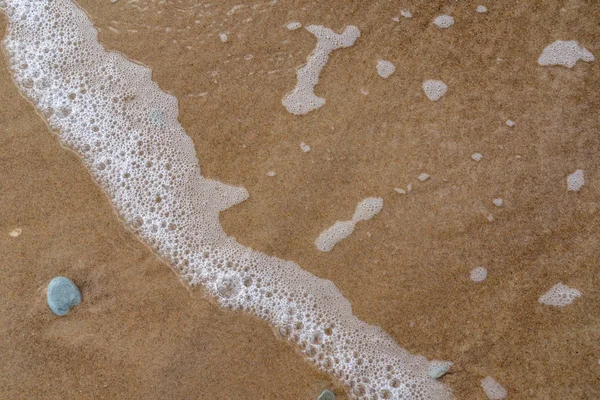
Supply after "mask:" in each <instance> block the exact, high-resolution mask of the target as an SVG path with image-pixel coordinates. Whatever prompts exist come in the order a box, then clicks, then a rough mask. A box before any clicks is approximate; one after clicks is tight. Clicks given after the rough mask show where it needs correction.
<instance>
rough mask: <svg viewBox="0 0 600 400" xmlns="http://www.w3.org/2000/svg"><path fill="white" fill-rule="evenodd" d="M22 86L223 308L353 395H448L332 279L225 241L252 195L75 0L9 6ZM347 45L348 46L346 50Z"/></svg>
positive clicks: (122, 210)
mask: <svg viewBox="0 0 600 400" xmlns="http://www.w3.org/2000/svg"><path fill="white" fill-rule="evenodd" d="M0 9H2V10H3V11H4V12H5V13H6V15H7V16H8V20H9V28H8V32H7V35H6V37H5V39H4V42H3V44H4V48H5V51H6V54H7V56H8V59H9V62H10V68H11V71H12V73H13V79H14V82H15V83H16V85H17V86H18V87H19V89H20V90H21V91H22V93H23V94H24V95H25V96H26V97H27V98H28V99H29V100H30V101H31V102H32V103H33V104H34V105H35V107H36V108H37V110H39V112H40V113H41V114H42V115H43V117H44V118H45V120H46V121H47V123H48V125H49V126H50V128H51V129H52V130H53V131H54V132H55V133H56V134H57V136H58V137H59V140H60V142H61V143H62V144H63V145H64V146H66V147H69V148H70V149H72V150H73V151H74V152H75V153H76V154H78V155H79V157H80V158H81V160H82V161H83V163H84V164H85V166H86V167H87V168H88V170H89V171H90V173H91V175H92V176H93V178H94V180H95V181H96V182H97V184H98V185H99V186H100V187H101V188H102V190H103V191H104V192H105V193H106V194H107V197H108V198H109V200H110V202H111V203H112V205H113V207H114V208H115V210H116V212H117V214H118V215H119V216H120V218H121V219H122V220H123V222H124V224H125V225H126V226H127V227H128V228H129V229H131V230H132V231H133V232H134V233H135V234H136V235H137V236H138V237H139V238H140V239H141V240H142V241H143V242H145V243H147V244H148V245H149V246H151V247H152V248H153V249H154V251H156V252H157V254H159V255H160V256H161V257H162V258H163V259H164V260H165V261H167V262H168V263H169V264H170V265H171V266H172V268H173V269H174V270H176V271H177V272H178V273H179V274H180V276H181V279H183V280H184V281H186V282H188V283H189V284H190V285H193V286H201V287H203V288H204V289H205V290H206V292H207V293H208V294H209V295H210V297H211V298H212V299H213V300H214V301H215V302H217V303H218V304H219V305H220V306H222V307H225V308H227V309H235V310H243V311H245V312H248V313H250V314H252V315H255V316H257V317H259V318H261V319H263V320H265V321H267V322H268V323H269V324H270V325H271V326H272V327H273V329H274V331H275V332H276V334H277V335H279V336H280V337H281V338H283V339H284V340H287V341H288V342H289V343H291V344H293V345H295V346H296V348H297V349H298V350H299V351H300V352H301V353H302V354H303V355H304V357H305V358H306V359H307V360H309V361H310V362H312V363H313V364H314V365H316V367H317V368H318V369H319V370H321V371H323V372H327V373H329V374H331V375H332V376H333V377H335V378H336V379H337V380H339V381H340V382H341V383H342V384H344V385H345V386H346V388H347V389H348V393H349V394H350V396H351V397H352V398H356V399H363V398H365V399H366V398H373V397H375V396H379V398H394V399H400V398H402V399H406V398H410V399H420V400H423V399H450V398H452V395H451V393H450V391H449V389H447V388H446V387H445V386H444V385H443V384H442V383H440V382H439V381H437V380H436V379H433V378H431V377H429V376H428V374H427V372H428V370H429V366H430V363H429V361H428V360H427V359H425V358H424V357H422V356H415V355H412V354H410V353H409V352H407V351H406V350H404V349H403V348H401V347H400V346H399V345H398V344H397V343H396V342H395V341H394V340H393V339H392V338H391V337H390V336H389V335H387V334H386V333H384V332H383V331H382V330H381V329H380V328H378V327H376V326H372V325H368V324H367V323H365V322H363V321H361V320H359V319H358V318H356V317H355V316H354V315H353V313H352V309H351V306H350V303H349V302H348V300H346V299H345V298H344V297H343V296H342V295H341V293H340V291H339V290H338V289H337V287H336V286H335V285H334V284H333V283H332V282H330V281H328V280H324V279H320V278H318V277H316V276H314V275H311V274H310V273H308V272H306V271H305V270H303V269H301V268H300V267H299V266H298V265H297V264H295V263H294V262H291V261H285V260H281V259H278V258H275V257H271V256H268V255H266V254H263V253H260V252H257V251H254V250H252V249H251V248H248V247H245V246H243V245H241V244H239V243H238V242H237V241H236V240H235V239H234V238H232V237H229V236H227V235H226V234H225V232H224V231H223V229H222V228H221V225H220V223H219V212H220V211H222V210H224V209H226V208H228V207H231V206H233V205H235V204H237V203H240V202H242V201H244V200H245V199H246V198H247V197H248V192H247V191H246V190H245V189H243V188H240V187H233V186H229V185H226V184H224V183H221V182H219V181H215V180H211V179H206V178H204V177H203V176H202V175H201V171H200V167H199V165H198V160H197V158H196V152H195V149H194V144H193V142H192V140H191V139H190V137H189V136H187V134H186V133H185V131H184V130H183V128H182V127H181V125H180V124H179V122H178V120H177V116H178V104H177V100H176V99H175V97H173V96H171V95H168V94H166V93H164V92H162V91H161V90H160V89H159V87H158V85H157V84H156V83H155V82H153V81H152V79H151V71H150V70H149V69H148V68H146V67H144V66H142V65H139V64H136V63H134V62H132V61H129V60H128V59H126V58H125V57H124V56H122V55H121V54H119V53H115V52H107V51H105V50H104V48H103V47H102V45H100V43H99V42H98V39H97V32H96V30H95V29H94V27H93V25H92V23H91V21H90V20H89V19H88V17H87V15H86V14H85V13H84V12H83V11H82V10H81V9H80V8H79V7H78V6H77V5H76V4H74V3H73V2H72V1H70V0H0ZM346 43H348V42H346Z"/></svg>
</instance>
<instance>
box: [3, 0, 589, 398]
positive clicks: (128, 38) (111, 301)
mask: <svg viewBox="0 0 600 400" xmlns="http://www.w3.org/2000/svg"><path fill="white" fill-rule="evenodd" d="M79 4H80V5H81V6H82V7H83V8H84V9H85V10H86V11H87V12H88V13H89V15H90V17H91V18H92V20H93V21H94V24H95V25H96V26H97V27H99V28H100V33H99V38H100V41H101V42H102V43H103V44H104V45H105V47H107V48H108V49H113V50H117V51H120V52H122V53H124V54H126V55H127V56H128V57H129V58H131V59H134V60H137V61H140V62H142V63H143V64H145V65H147V66H149V67H150V68H151V69H152V70H153V72H154V74H153V77H154V80H155V81H157V82H158V83H159V85H160V87H161V88H162V89H163V90H165V91H168V92H171V93H172V94H174V95H175V96H176V97H177V98H178V99H179V104H180V117H179V119H180V121H181V123H182V125H183V126H184V128H185V129H186V131H187V132H188V134H189V135H190V136H191V137H192V139H193V140H194V143H195V144H196V150H197V152H198V158H199V160H200V166H201V168H202V171H203V175H204V176H206V177H208V178H214V179H219V180H221V181H223V182H226V183H230V184H234V185H242V186H244V187H246V188H247V189H248V190H249V192H250V199H249V200H247V201H246V202H244V203H242V204H240V205H238V206H236V207H234V208H231V209H229V210H227V211H226V212H224V213H223V214H222V218H221V219H222V223H223V226H224V228H225V230H226V232H228V233H229V234H230V235H233V236H235V237H236V238H237V239H238V241H240V242H241V243H242V244H244V245H248V246H250V247H252V248H254V249H255V250H258V251H263V252H266V253H269V254H272V255H275V256H277V257H281V258H284V259H289V260H294V261H296V262H298V263H299V264H300V265H301V266H302V267H303V268H305V269H307V270H309V271H310V272H312V273H314V274H316V275H318V276H320V277H323V278H327V279H331V280H332V281H333V282H335V283H336V285H337V286H338V287H339V288H340V290H341V291H342V293H343V294H344V295H345V296H346V297H347V298H348V299H349V300H350V301H351V303H352V305H353V309H354V311H355V313H356V314H357V316H359V317H360V318H361V319H363V320H365V321H367V322H369V323H372V324H377V325H380V326H381V327H382V328H383V329H384V330H385V331H387V332H388V333H390V334H391V335H392V337H394V338H395V339H396V340H397V341H398V342H399V343H400V345H401V346H402V347H404V348H406V349H408V350H409V351H411V352H413V353H417V354H423V355H425V356H427V357H429V358H432V359H443V360H451V361H453V362H455V367H454V368H453V370H452V373H451V374H449V375H447V376H445V377H444V378H443V380H444V381H445V382H447V383H448V384H449V385H450V386H451V387H452V388H453V389H454V391H455V394H456V396H457V398H459V399H484V398H485V395H484V394H483V391H482V390H481V388H480V386H479V381H480V380H481V379H482V378H483V377H485V376H487V375H491V376H493V377H494V378H495V379H496V380H497V381H499V382H500V383H501V384H502V385H503V386H505V387H506V388H507V389H508V391H509V398H511V399H525V398H527V399H559V398H560V399H595V398H600V364H599V362H598V361H599V360H600V344H599V343H600V315H599V312H598V310H600V292H599V290H598V288H599V287H600V275H599V274H598V270H599V267H598V259H599V258H600V236H599V230H598V226H599V222H600V204H599V203H598V199H599V198H600V175H599V174H598V165H600V163H599V162H600V157H599V150H600V137H599V136H598V132H599V131H600V118H599V116H600V95H599V93H600V92H599V90H598V88H599V86H600V62H599V61H596V62H594V63H583V62H579V63H578V64H577V65H576V66H575V67H574V68H572V69H567V68H560V67H540V66H539V65H538V64H537V63H536V60H537V57H538V56H539V55H540V54H541V51H542V49H543V48H544V47H545V46H546V45H548V44H550V43H552V42H553V41H554V40H557V39H563V40H578V41H579V42H580V43H581V44H582V45H584V46H585V47H586V48H587V49H588V50H590V51H591V52H592V53H594V55H595V56H596V58H597V59H598V58H600V28H599V27H598V21H600V9H598V7H597V6H596V5H594V4H593V3H591V2H588V3H586V2H583V1H570V2H566V3H565V2H559V1H543V2H542V1H538V2H528V3H527V4H511V5H505V4H486V5H487V6H488V9H489V12H488V13H487V14H483V15H482V14H478V13H476V12H475V7H476V5H477V3H472V2H464V3H463V2H461V3H456V4H455V3H452V4H451V5H450V3H447V2H423V3H413V4H409V3H401V4H396V3H391V2H390V3H387V2H382V3H378V4H370V2H363V3H350V4H347V3H346V2H330V3H328V4H327V5H321V4H319V3H317V2H312V3H304V2H280V3H276V4H269V3H260V4H262V5H259V6H257V7H254V8H253V7H251V6H250V7H242V8H238V9H237V10H234V12H233V13H231V15H228V11H230V10H232V8H233V6H234V5H236V3H235V2H231V1H224V2H221V3H215V4H214V5H212V6H210V7H204V6H203V5H194V2H191V1H187V2H183V1H176V2H169V4H166V5H157V4H154V3H149V2H126V1H122V0H119V1H117V2H116V3H114V4H112V3H111V2H110V1H108V0H107V1H102V2H98V1H89V0H88V1H80V3H79ZM252 4H254V5H258V4H259V3H252ZM144 5H146V6H147V9H145V10H144V9H142V8H143V6H144ZM303 7H304V9H302V8H303ZM401 8H409V9H410V10H411V11H412V12H413V15H414V18H413V19H411V20H407V19H404V18H402V17H400V18H401V21H400V23H396V22H394V21H393V20H392V17H394V16H397V15H399V13H400V9H401ZM561 8H564V11H561ZM209 13H210V15H209ZM441 13H449V14H451V15H453V16H454V18H455V19H456V24H455V25H454V26H453V27H452V28H450V29H447V30H440V29H438V28H436V27H435V26H432V24H431V20H432V19H433V18H434V17H435V16H436V15H439V14H441ZM250 18H251V20H249V19H250ZM296 20H297V21H300V22H302V23H303V25H307V24H311V23H314V24H323V25H325V26H327V27H331V28H333V29H335V30H336V31H341V30H342V29H343V28H344V26H345V25H347V24H354V25H356V26H358V27H359V29H360V30H361V37H360V38H359V39H358V41H357V42H356V44H355V45H354V46H353V47H351V48H348V49H343V50H339V51H336V52H334V53H332V54H331V57H330V60H329V63H328V64H327V66H326V67H325V69H324V70H323V72H322V74H321V79H320V82H319V85H318V86H317V88H316V93H317V95H320V96H323V97H325V98H326V99H327V103H326V104H325V106H323V107H322V108H321V109H319V110H317V111H314V112H312V113H310V114H308V115H306V116H302V117H297V116H293V115H291V114H289V113H288V112H287V111H286V110H285V108H284V107H283V106H282V105H281V98H282V97H283V96H284V95H285V93H287V92H288V91H289V90H291V89H292V88H293V87H294V85H295V83H296V76H295V71H294V69H295V67H297V66H299V65H301V64H303V63H304V62H305V60H306V57H307V56H308V55H309V54H310V52H311V51H312V48H313V47H314V45H315V42H316V41H315V40H314V37H313V36H312V35H311V34H310V33H309V32H307V31H306V30H304V29H301V30H297V31H288V30H287V29H285V24H286V23H288V22H290V21H296ZM195 21H199V22H198V23H196V22H195ZM5 24H6V18H5V17H2V26H1V30H2V31H4V27H5ZM220 24H223V25H220ZM187 27H189V28H187ZM111 28H112V29H111ZM133 30H135V32H133ZM222 32H225V33H227V34H228V37H229V40H228V41H227V42H226V43H222V42H221V41H220V39H219V33H222ZM188 47H189V48H188ZM249 55H252V57H250V56H249ZM499 58H501V59H502V60H498V59H499ZM378 59H385V60H389V61H392V62H393V63H394V64H395V66H396V72H395V74H394V75H392V76H391V77H390V78H388V79H387V80H383V79H381V78H380V77H379V76H378V75H377V73H376V69H375V66H376V63H377V60H378ZM214 71H217V73H214ZM425 79H441V80H443V81H444V82H446V84H447V85H448V87H449V88H448V92H447V94H446V95H445V96H444V97H443V98H442V99H441V100H440V101H439V102H436V103H433V102H430V101H429V100H427V98H426V97H425V95H424V94H423V91H422V89H421V83H422V81H423V80H425ZM0 87H2V89H1V92H2V95H3V96H2V98H1V99H0V101H1V106H0V127H1V131H2V137H1V144H2V152H1V153H0V157H1V160H2V162H0V188H1V191H0V199H1V202H0V204H1V207H0V248H2V254H1V255H0V263H1V264H0V265H1V266H2V269H1V270H2V283H3V284H4V289H3V290H2V291H0V307H1V309H0V310H1V311H0V348H1V349H2V352H3V357H2V361H0V398H10V399H29V398H61V397H63V398H64V397H66V398H107V399H129V398H152V399H165V398H173V399H190V398H198V399H209V398H216V399H315V398H316V396H317V395H318V393H319V392H320V390H321V389H323V388H325V387H332V386H331V385H332V382H331V380H330V378H329V377H327V376H325V375H322V374H318V373H317V372H315V370H314V369H313V368H312V367H311V366H310V365H308V364H306V363H304V362H303V361H302V359H301V358H300V357H298V356H297V355H296V354H294V352H293V350H292V349H291V347H288V346H287V345H286V344H285V343H283V342H281V341H279V340H278V339H276V338H275V336H274V335H273V333H272V332H271V329H270V328H269V327H268V326H267V325H266V324H264V323H263V322H261V321H257V320H255V319H253V318H251V317H248V316H244V315H241V314H237V313H231V312H225V311H222V310H220V309H218V308H217V307H215V306H214V305H212V304H211V303H209V302H208V301H207V300H206V299H204V297H203V295H202V291H201V290H200V289H194V290H190V289H188V288H186V287H185V286H183V285H182V284H181V283H180V282H179V281H178V279H177V277H176V275H175V274H174V273H173V272H171V271H170V270H169V268H168V267H167V266H166V265H165V264H164V263H162V262H161V261H160V260H159V259H158V258H157V257H156V256H154V255H153V254H152V252H151V251H150V250H148V249H147V248H146V247H145V246H143V245H142V244H141V243H140V242H139V241H138V240H137V239H136V238H135V237H134V236H133V235H131V234H130V233H128V232H127V231H126V229H125V228H124V227H123V225H122V224H121V222H120V221H119V220H118V218H117V217H116V215H115V214H114V213H113V211H112V209H111V208H110V205H109V203H108V201H107V199H106V198H105V196H104V195H103V193H102V192H101V191H100V190H99V189H98V188H97V187H96V186H95V185H94V183H93V182H92V180H91V178H90V176H89V174H88V173H87V171H86V170H85V168H84V167H83V165H82V164H81V163H80V162H79V160H78V159H77V157H76V156H75V155H74V154H73V153H71V152H69V151H67V150H65V149H63V148H61V147H60V145H59V144H58V141H57V139H56V138H55V137H54V136H53V135H52V134H51V133H50V132H49V130H48V128H47V127H46V126H45V124H44V123H43V121H42V119H41V118H40V117H39V116H38V115H37V114H36V113H35V111H34V109H33V107H32V106H31V105H30V104H29V103H28V102H27V101H26V100H24V99H23V98H22V97H21V96H20V94H19V93H18V90H17V89H16V87H15V86H14V85H13V84H12V82H11V80H10V75H9V72H8V70H7V66H6V59H5V57H2V65H1V66H0ZM361 90H366V91H368V94H367V95H364V94H362V93H361ZM203 93H205V94H203ZM507 119H512V120H514V121H516V126H515V127H513V128H509V127H508V126H506V124H505V121H506V120H507ZM300 142H305V143H307V144H309V145H310V146H311V151H310V152H308V153H303V152H302V151H301V149H300ZM475 152H480V153H482V154H483V155H484V158H483V159H482V160H481V161H480V162H478V163H477V162H474V161H473V160H472V159H471V154H473V153H475ZM517 156H519V157H517ZM576 169H583V170H584V171H585V177H586V185H585V186H584V187H583V189H582V190H581V191H580V192H578V193H573V192H567V191H566V176H567V175H568V174H570V173H572V172H573V171H575V170H576ZM267 171H275V172H276V176H274V177H269V176H267V175H266V173H267ZM422 172H426V173H428V174H430V175H431V178H430V179H429V180H428V181H426V182H423V183H421V182H419V181H418V180H417V176H418V175H419V174H420V173H422ZM408 183H412V185H413V190H412V191H411V192H410V193H409V194H407V195H399V194H397V193H396V192H394V190H393V189H394V188H395V187H406V185H407V184H408ZM367 196H381V197H383V198H384V207H383V210H382V212H381V213H380V214H379V215H378V216H376V217H375V218H374V219H372V220H370V221H366V222H362V223H361V224H359V225H357V227H356V230H355V232H354V233H353V234H352V235H351V236H350V237H349V238H347V239H345V240H344V241H342V242H340V244H338V246H336V248H335V249H334V250H333V251H332V252H331V253H321V252H319V251H317V249H316V248H315V247H314V244H313V242H314V240H315V238H316V237H317V236H318V234H319V233H320V232H321V231H322V230H323V229H325V228H326V227H328V226H330V225H331V224H332V223H333V222H335V221H336V220H344V219H347V218H348V217H349V216H350V215H351V213H352V211H353V210H354V207H355V206H356V203H357V202H358V201H360V200H361V199H362V198H364V197H367ZM498 197H501V198H503V199H504V204H503V206H502V207H499V208H498V207H496V206H495V205H494V204H493V203H492V200H493V199H495V198H498ZM489 215H492V216H493V218H494V220H493V221H492V222H490V221H489V220H488V218H487V217H488V216H489ZM15 228H20V229H22V234H21V235H20V236H18V237H16V238H15V237H11V236H10V235H9V232H10V231H11V230H13V229H15ZM479 265H482V266H485V267H486V268H487V269H488V271H489V275H488V279H487V280H486V281H485V282H483V283H480V284H476V283H473V282H471V281H470V280H469V271H470V270H471V269H472V268H474V267H476V266H479ZM56 275H64V276H67V277H69V278H71V279H72V280H73V281H74V282H75V283H76V284H77V285H78V286H79V287H80V288H81V290H82V296H83V302H82V304H81V305H80V306H78V307H76V308H74V309H73V310H72V311H71V313H70V314H69V316H68V317H65V318H58V317H55V316H54V315H53V314H52V313H51V311H50V310H49V309H48V307H47V305H46V302H45V293H44V290H45V287H46V285H47V283H48V282H49V280H50V279H51V278H52V277H54V276H56ZM559 281H562V282H563V283H565V284H567V285H569V286H571V287H574V288H577V289H579V290H580V291H581V292H582V293H583V297H581V298H580V299H578V300H576V301H575V302H574V303H573V304H572V305H570V306H567V307H565V308H563V309H554V308H550V307H545V306H542V305H540V304H539V303H538V301H537V299H538V297H539V296H540V295H541V294H542V293H544V292H545V291H546V290H548V289H549V288H550V287H551V286H553V285H554V284H555V283H557V282H559ZM336 391H337V392H338V393H340V394H341V393H342V390H341V389H340V388H337V389H336ZM339 398H342V399H343V398H344V396H339Z"/></svg>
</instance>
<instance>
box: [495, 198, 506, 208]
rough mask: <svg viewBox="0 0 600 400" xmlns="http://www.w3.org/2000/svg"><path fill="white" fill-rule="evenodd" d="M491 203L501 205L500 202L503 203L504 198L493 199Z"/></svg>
mask: <svg viewBox="0 0 600 400" xmlns="http://www.w3.org/2000/svg"><path fill="white" fill-rule="evenodd" d="M493 203H494V205H495V206H496V207H502V204H504V200H502V199H501V198H497V199H494V200H493Z"/></svg>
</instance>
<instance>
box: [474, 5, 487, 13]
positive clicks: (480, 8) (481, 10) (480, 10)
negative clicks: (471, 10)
mask: <svg viewBox="0 0 600 400" xmlns="http://www.w3.org/2000/svg"><path fill="white" fill-rule="evenodd" d="M475 11H477V12H478V13H481V14H483V13H486V12H487V11H488V9H487V7H486V6H484V5H482V4H480V5H478V6H477V8H476V9H475Z"/></svg>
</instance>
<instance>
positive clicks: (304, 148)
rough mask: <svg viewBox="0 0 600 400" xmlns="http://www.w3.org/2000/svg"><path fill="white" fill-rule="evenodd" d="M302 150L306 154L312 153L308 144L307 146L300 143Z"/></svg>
mask: <svg viewBox="0 0 600 400" xmlns="http://www.w3.org/2000/svg"><path fill="white" fill-rule="evenodd" d="M300 148H301V149H302V151H303V152H305V153H308V152H309V151H310V146H309V145H307V144H306V143H304V142H301V143H300Z"/></svg>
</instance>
